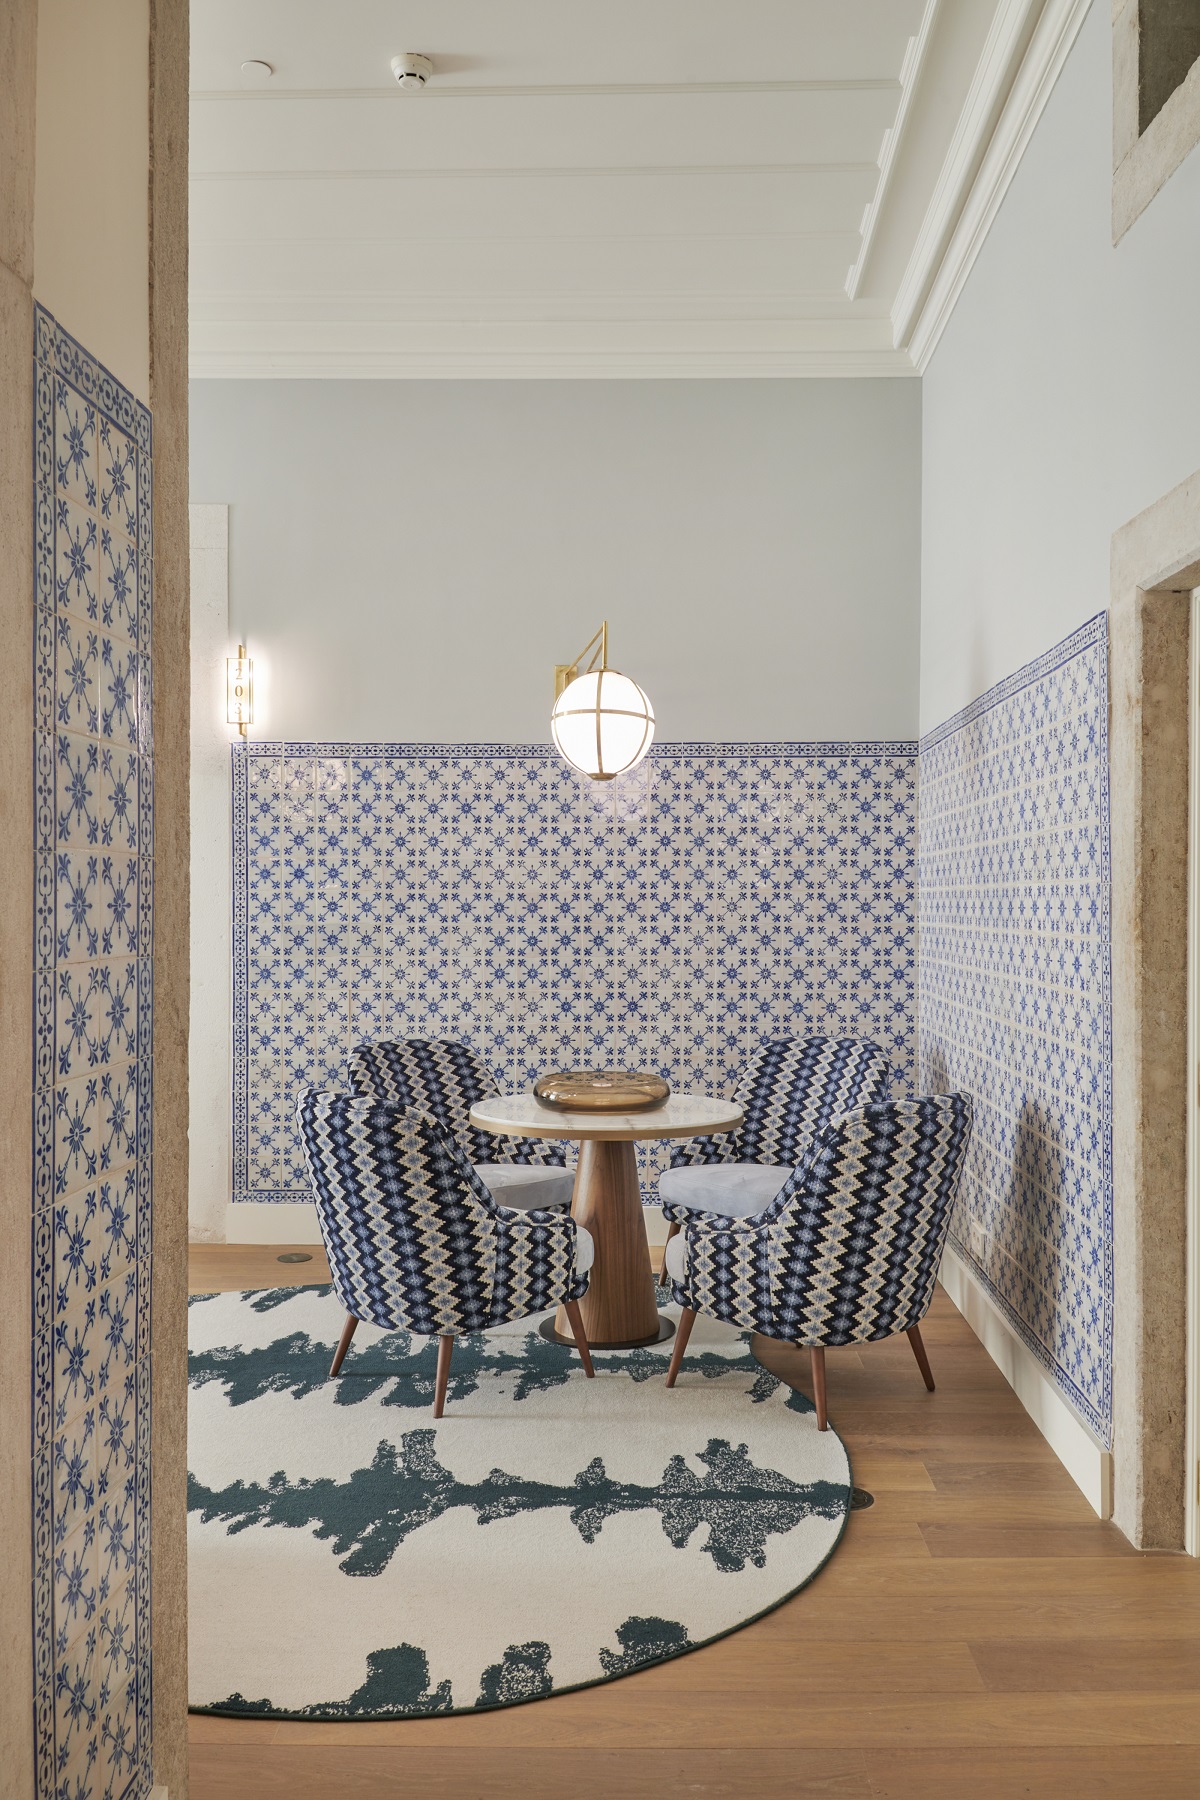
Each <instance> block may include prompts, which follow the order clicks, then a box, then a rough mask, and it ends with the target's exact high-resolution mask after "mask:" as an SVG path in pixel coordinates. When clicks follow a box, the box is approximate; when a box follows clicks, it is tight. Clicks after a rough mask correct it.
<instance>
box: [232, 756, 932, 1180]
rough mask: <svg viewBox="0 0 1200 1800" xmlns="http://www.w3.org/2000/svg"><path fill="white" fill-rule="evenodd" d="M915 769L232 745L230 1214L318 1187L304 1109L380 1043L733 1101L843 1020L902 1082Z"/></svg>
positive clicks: (885, 762) (905, 765)
mask: <svg viewBox="0 0 1200 1800" xmlns="http://www.w3.org/2000/svg"><path fill="white" fill-rule="evenodd" d="M915 753H916V746H915V744H912V743H821V744H774V743H771V744H667V745H661V746H656V747H655V749H654V751H653V752H652V754H651V756H650V758H648V760H647V762H646V763H645V764H643V765H642V767H641V768H640V769H638V770H636V771H634V773H633V774H632V775H631V776H629V777H628V778H625V779H623V780H620V781H617V782H613V783H610V784H607V785H606V786H604V787H599V786H597V785H595V784H592V783H590V782H586V781H584V780H582V779H581V778H579V777H577V776H575V775H574V774H573V773H572V772H571V771H570V770H569V769H568V768H567V767H566V765H565V764H564V763H563V762H561V760H560V759H559V758H558V757H557V756H556V755H555V754H554V752H553V751H552V750H551V749H550V748H549V747H548V746H542V745H511V744H463V745H459V744H453V745H447V744H371V743H356V744H347V743H306V744H290V743H251V744H249V745H240V744H239V745H235V746H234V750H233V873H234V901H233V915H234V917H233V967H234V985H233V1019H234V1026H233V1029H234V1040H233V1042H234V1078H233V1079H234V1101H233V1107H234V1111H233V1123H234V1139H233V1143H234V1151H233V1197H234V1200H235V1202H238V1201H290V1200H306V1199H308V1198H309V1188H308V1183H307V1181H306V1179H305V1175H304V1169H303V1165H302V1160H301V1156H300V1148H299V1144H298V1141H297V1139H296V1136H295V1131H294V1127H293V1123H292V1108H293V1104H294V1098H295V1094H296V1092H297V1091H298V1090H299V1089H300V1088H301V1087H304V1086H306V1085H307V1084H309V1083H311V1082H318V1083H320V1082H327V1083H331V1084H336V1083H337V1082H339V1081H340V1080H341V1079H342V1064H343V1062H344V1059H345V1056H346V1053H347V1051H348V1049H349V1048H350V1046H351V1045H352V1044H353V1043H355V1042H357V1041H358V1040H359V1039H361V1038H364V1037H374V1036H382V1035H397V1036H400V1035H404V1036H421V1035H431V1036H432V1035H437V1036H460V1037H463V1038H466V1039H467V1040H469V1041H470V1042H471V1043H472V1044H473V1045H474V1046H475V1048H476V1049H477V1050H478V1051H479V1052H480V1054H481V1055H482V1056H483V1057H484V1058H485V1059H486V1060H487V1061H488V1062H489V1063H490V1064H491V1066H492V1067H493V1068H494V1069H495V1071H496V1073H497V1075H498V1077H499V1078H500V1080H501V1082H502V1084H504V1085H506V1086H508V1085H511V1086H527V1085H528V1084H529V1083H530V1082H531V1081H532V1080H533V1078H534V1076H535V1075H536V1074H538V1073H539V1072H541V1071H542V1070H544V1069H546V1068H547V1067H553V1066H555V1065H556V1064H557V1065H559V1066H562V1065H564V1064H575V1063H578V1062H585V1063H587V1062H606V1063H635V1064H638V1065H645V1066H650V1067H657V1068H661V1069H662V1070H663V1071H664V1072H665V1073H666V1074H668V1076H669V1077H670V1079H671V1080H672V1081H673V1082H674V1083H675V1085H676V1086H678V1087H699V1088H705V1089H709V1090H712V1089H716V1090H718V1091H720V1090H727V1089H728V1088H729V1087H730V1085H731V1084H732V1081H733V1079H734V1077H735V1074H736V1072H737V1069H738V1068H739V1066H740V1064H741V1062H742V1061H743V1059H744V1057H745V1055H746V1053H747V1051H748V1050H749V1049H750V1048H751V1047H752V1046H753V1045H755V1044H757V1043H758V1042H759V1041H761V1039H762V1038H763V1037H765V1036H768V1035H770V1034H772V1033H785V1032H802V1031H807V1030H831V1031H837V1032H848V1033H853V1034H856V1035H862V1036H868V1037H871V1038H874V1039H876V1040H877V1041H878V1042H880V1043H881V1044H882V1045H883V1046H884V1047H885V1048H886V1049H887V1050H888V1053H889V1054H890V1056H891V1057H892V1060H893V1063H894V1065H895V1067H896V1070H897V1080H898V1082H899V1084H900V1086H901V1087H902V1088H908V1087H911V1084H912V1079H913V1072H914V1062H915V1057H914V1049H915V1009H916V892H915V884H916V869H915V825H916V754H915ZM659 1160H661V1153H660V1158H659ZM646 1162H647V1168H648V1169H650V1168H652V1167H657V1162H656V1161H655V1156H654V1154H653V1153H651V1154H649V1155H648V1156H647V1159H646Z"/></svg>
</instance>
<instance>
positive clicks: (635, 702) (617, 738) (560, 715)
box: [550, 619, 654, 781]
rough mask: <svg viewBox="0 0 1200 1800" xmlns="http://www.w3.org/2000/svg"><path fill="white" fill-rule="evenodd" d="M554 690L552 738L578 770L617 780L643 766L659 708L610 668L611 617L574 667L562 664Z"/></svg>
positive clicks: (555, 674) (600, 777)
mask: <svg viewBox="0 0 1200 1800" xmlns="http://www.w3.org/2000/svg"><path fill="white" fill-rule="evenodd" d="M589 651H591V652H592V656H591V660H590V662H589V663H588V665H587V667H586V668H585V669H584V670H583V672H582V673H581V672H580V667H579V665H580V664H581V663H582V662H583V659H584V657H585V656H587V654H588V652H589ZM597 664H598V665H599V666H597ZM554 686H555V695H556V698H555V701H554V711H553V713H552V714H551V715H550V734H551V736H552V737H553V739H554V742H555V744H556V746H557V747H558V750H559V751H560V753H561V754H562V755H563V756H564V757H565V758H566V760H567V762H569V763H570V765H571V767H572V768H573V769H578V770H579V772H580V774H581V775H589V776H590V777H591V778H592V780H593V781H611V780H612V778H613V776H614V775H624V774H625V773H626V771H627V770H629V769H634V768H636V767H637V765H638V763H640V762H641V760H642V758H643V757H644V756H645V754H646V752H647V750H649V748H650V745H651V744H652V743H653V741H654V708H653V707H652V706H651V704H650V701H649V700H648V698H647V697H646V695H645V694H644V693H643V692H642V690H641V688H640V687H639V686H638V684H637V682H636V681H631V680H630V679H629V677H628V675H622V674H621V673H620V672H619V671H618V670H616V669H610V668H609V666H608V620H607V619H606V620H605V621H604V623H603V625H602V626H601V627H600V629H599V631H598V632H597V633H596V635H595V637H593V638H592V639H591V640H590V641H589V642H588V643H587V644H585V645H584V647H583V649H582V650H581V651H580V653H579V655H578V656H577V657H576V658H575V661H574V662H573V663H559V664H558V666H557V667H556V669H555V671H554Z"/></svg>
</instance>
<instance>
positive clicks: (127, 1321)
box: [30, 307, 154, 1800]
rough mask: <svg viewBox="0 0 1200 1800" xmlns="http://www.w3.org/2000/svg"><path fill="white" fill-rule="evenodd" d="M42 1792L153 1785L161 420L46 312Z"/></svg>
mask: <svg viewBox="0 0 1200 1800" xmlns="http://www.w3.org/2000/svg"><path fill="white" fill-rule="evenodd" d="M33 376H34V396H33V398H34V488H35V493H34V518H33V529H34V552H35V570H36V592H35V594H34V596H33V604H34V606H35V609H36V626H37V630H36V634H35V636H36V642H35V656H34V717H35V724H36V732H35V742H34V758H33V780H34V817H35V832H36V843H35V846H34V851H35V857H34V868H35V939H34V944H33V971H34V973H33V1047H34V1080H35V1091H34V1095H33V1116H32V1129H33V1153H34V1154H33V1162H34V1193H33V1229H32V1234H31V1240H30V1242H31V1252H32V1258H33V1319H32V1330H33V1366H34V1375H33V1401H34V1405H33V1415H34V1427H33V1442H32V1445H31V1450H32V1479H33V1502H34V1571H33V1621H34V1732H35V1756H36V1778H37V1794H38V1800H141V1797H142V1796H143V1795H145V1794H146V1793H148V1791H149V1787H150V1781H151V1733H150V1699H151V1695H150V1679H151V1667H150V1650H151V1643H150V1371H149V1361H148V1353H149V1306H150V1273H151V1250H152V1233H151V1215H150V1202H151V1187H150V1179H151V1092H152V1081H153V1066H152V1061H151V1044H152V1027H153V992H154V989H153V970H152V966H151V963H150V954H151V948H152V921H153V894H154V867H153V862H152V859H151V858H152V847H153V805H154V802H153V763H152V760H151V756H150V747H151V746H150V732H149V715H148V707H149V692H150V686H149V652H150V644H151V615H150V608H151V600H152V592H153V570H152V563H151V547H152V545H151V527H150V506H151V490H152V466H151V454H152V443H151V429H150V414H149V412H148V411H147V409H146V408H145V407H144V406H143V405H141V403H140V402H139V401H137V400H136V399H135V398H134V396H133V395H132V394H130V393H128V391H127V390H126V389H124V388H122V387H121V386H120V384H119V383H118V382H117V381H116V380H115V379H114V377H113V376H111V375H110V374H109V373H108V371H107V370H105V369H103V368H102V367H101V366H100V364H99V363H97V362H95V361H94V359H93V358H91V357H90V356H89V355H88V353H87V351H86V350H84V349H83V347H82V346H81V345H79V344H77V343H76V342H75V341H74V339H72V338H71V337H69V336H68V334H67V333H66V332H64V331H63V330H62V329H61V327H60V326H59V325H58V324H57V323H56V322H55V320H54V319H53V318H51V316H50V315H49V314H48V313H47V312H45V311H44V309H42V308H40V307H39V308H38V309H37V310H36V317H35V362H34V371H33Z"/></svg>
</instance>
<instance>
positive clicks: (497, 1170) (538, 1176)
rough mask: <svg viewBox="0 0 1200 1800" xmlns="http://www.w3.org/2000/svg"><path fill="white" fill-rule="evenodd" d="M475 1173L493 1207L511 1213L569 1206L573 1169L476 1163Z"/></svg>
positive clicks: (536, 1164) (539, 1164)
mask: <svg viewBox="0 0 1200 1800" xmlns="http://www.w3.org/2000/svg"><path fill="white" fill-rule="evenodd" d="M475 1173H476V1174H477V1175H478V1177H479V1179H480V1181H482V1183H483V1185H484V1187H485V1188H486V1189H487V1191H488V1193H489V1194H490V1195H491V1196H492V1199H493V1200H494V1201H495V1202H496V1205H497V1206H510V1207H511V1208H512V1210H513V1211H514V1212H534V1211H535V1210H536V1209H538V1208H539V1207H547V1206H570V1204H571V1193H572V1190H573V1189H574V1186H575V1171H574V1169H556V1168H554V1167H553V1166H550V1165H547V1164H545V1163H476V1164H475Z"/></svg>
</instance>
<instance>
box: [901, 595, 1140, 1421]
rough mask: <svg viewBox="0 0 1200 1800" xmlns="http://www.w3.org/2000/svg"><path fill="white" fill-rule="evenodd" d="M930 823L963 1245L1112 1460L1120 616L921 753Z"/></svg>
mask: <svg viewBox="0 0 1200 1800" xmlns="http://www.w3.org/2000/svg"><path fill="white" fill-rule="evenodd" d="M920 820H921V828H920V920H921V999H920V1046H921V1058H920V1066H921V1085H922V1087H924V1088H926V1089H933V1088H947V1087H950V1088H964V1089H966V1090H967V1091H968V1092H969V1093H971V1094H973V1095H974V1098H975V1130H974V1136H973V1139H972V1143H971V1149H970V1154H969V1160H968V1164H967V1168H966V1172H965V1175H964V1180H963V1185H962V1189H961V1193H960V1196H959V1200H958V1204H957V1208H956V1211H955V1217H954V1223H953V1227H952V1234H951V1236H952V1242H953V1243H954V1246H955V1248H956V1249H957V1250H958V1252H959V1253H960V1255H962V1256H963V1257H964V1258H965V1259H966V1261H967V1262H968V1263H969V1264H970V1266H971V1267H972V1268H973V1269H974V1271H975V1273H976V1274H977V1276H978V1277H979V1279H980V1280H981V1281H982V1282H983V1283H984V1285H985V1287H986V1288H987V1290H988V1292H989V1293H990V1294H991V1296H992V1298H993V1299H994V1300H995V1301H996V1302H997V1304H998V1305H999V1306H1000V1308H1001V1309H1002V1311H1003V1312H1004V1314H1005V1315H1006V1316H1007V1318H1008V1319H1009V1321H1010V1322H1011V1323H1012V1325H1013V1326H1014V1328H1015V1329H1016V1330H1017V1331H1018V1332H1019V1334H1020V1336H1021V1337H1022V1338H1023V1339H1024V1341H1025V1342H1026V1343H1027V1344H1028V1345H1029V1347H1030V1348H1031V1349H1032V1350H1033V1351H1034V1353H1035V1354H1036V1355H1037V1357H1038V1358H1039V1360H1040V1361H1041V1363H1042V1364H1043V1366H1044V1367H1045V1368H1046V1370H1047V1371H1048V1372H1049V1375H1050V1377H1051V1379H1052V1380H1053V1382H1054V1383H1055V1385H1056V1386H1057V1387H1058V1389H1059V1391H1060V1392H1061V1393H1062V1394H1063V1396H1064V1398H1065V1399H1066V1400H1067V1401H1068V1402H1069V1403H1070V1404H1071V1405H1072V1406H1073V1407H1074V1408H1075V1410H1076V1411H1077V1412H1078V1413H1079V1415H1080V1416H1081V1417H1082V1418H1083V1419H1084V1420H1085V1421H1086V1422H1087V1424H1088V1425H1089V1426H1090V1427H1091V1429H1092V1430H1093V1431H1094V1432H1095V1433H1096V1435H1097V1436H1098V1437H1100V1438H1101V1440H1102V1441H1103V1442H1104V1443H1106V1444H1107V1443H1109V1442H1111V1436H1112V1319H1113V1181H1112V1041H1111V1020H1112V1003H1111V957H1110V886H1109V882H1110V870H1109V814H1108V637H1107V619H1106V616H1105V615H1103V614H1101V615H1100V616H1099V617H1097V618H1095V619H1093V620H1091V621H1090V623H1089V624H1087V625H1085V626H1083V627H1081V629H1080V630H1078V631H1076V632H1075V633H1074V634H1073V635H1072V636H1071V637H1069V638H1067V639H1066V640H1065V641H1064V642H1063V643H1061V644H1059V645H1057V646H1056V647H1055V648H1054V649H1053V650H1051V651H1049V652H1048V653H1047V654H1046V655H1045V656H1042V657H1040V658H1039V659H1038V660H1037V661H1036V662H1033V663H1030V664H1029V665H1028V666H1027V667H1025V668H1023V669H1021V670H1019V671H1018V672H1017V673H1016V674H1015V675H1013V676H1011V677H1010V678H1009V679H1008V680H1007V681H1004V682H1002V683H1000V685H999V686H998V687H995V688H992V689H991V690H990V691H989V692H988V693H986V694H984V695H983V696H982V698H981V699H979V700H977V701H975V702H974V704H973V705H971V706H969V707H967V708H966V709H965V710H964V711H963V712H961V713H959V714H958V715H957V716H956V717H955V718H953V719H950V720H949V721H948V722H947V723H946V724H945V725H943V726H941V727H940V728H939V729H938V730H936V731H932V732H930V733H929V734H928V735H927V736H926V737H925V738H923V739H922V741H921V754H920Z"/></svg>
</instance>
